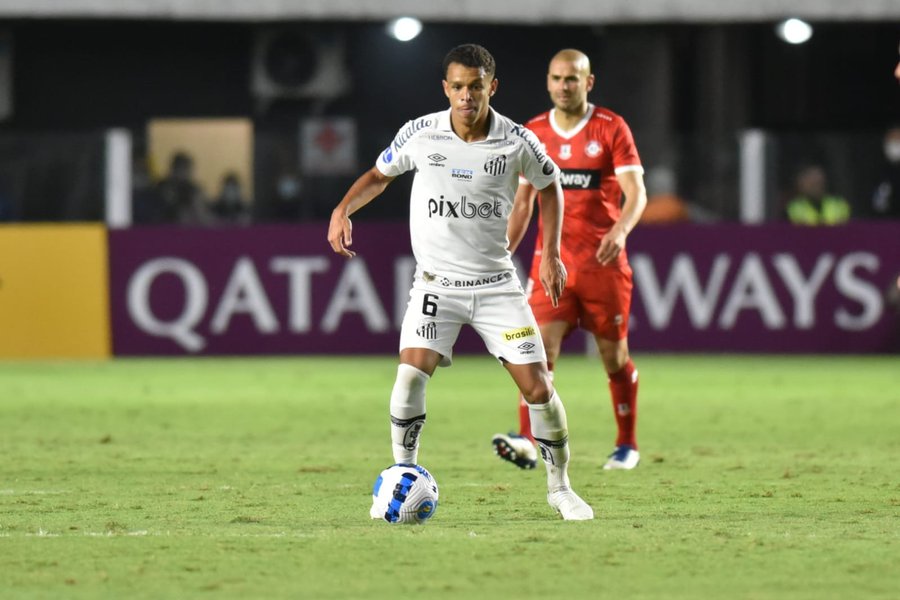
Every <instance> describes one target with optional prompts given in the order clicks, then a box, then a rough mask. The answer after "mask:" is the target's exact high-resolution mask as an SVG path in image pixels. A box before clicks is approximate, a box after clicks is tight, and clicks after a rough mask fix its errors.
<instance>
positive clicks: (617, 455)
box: [603, 445, 641, 471]
mask: <svg viewBox="0 0 900 600" xmlns="http://www.w3.org/2000/svg"><path fill="white" fill-rule="evenodd" d="M639 462H641V453H640V452H638V451H637V450H635V449H634V448H633V447H631V446H627V445H622V446H616V449H615V450H613V453H612V454H610V455H609V459H607V461H606V464H605V465H603V469H604V470H606V471H612V470H625V471H630V470H631V469H633V468H635V467H636V466H638V463H639Z"/></svg>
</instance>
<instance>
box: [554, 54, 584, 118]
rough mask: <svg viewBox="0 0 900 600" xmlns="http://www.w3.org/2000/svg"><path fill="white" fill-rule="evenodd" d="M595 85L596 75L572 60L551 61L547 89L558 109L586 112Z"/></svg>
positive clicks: (579, 112)
mask: <svg viewBox="0 0 900 600" xmlns="http://www.w3.org/2000/svg"><path fill="white" fill-rule="evenodd" d="M593 87H594V76H593V75H591V74H590V73H588V72H587V71H586V70H585V69H583V68H580V66H579V64H578V63H576V62H573V61H571V60H561V59H555V60H552V61H550V70H549V71H548V72H547V91H548V92H550V100H551V101H552V102H553V106H555V107H556V109H557V110H561V111H563V112H566V113H578V114H581V113H583V112H584V107H585V104H587V95H588V92H589V91H591V89H592V88H593Z"/></svg>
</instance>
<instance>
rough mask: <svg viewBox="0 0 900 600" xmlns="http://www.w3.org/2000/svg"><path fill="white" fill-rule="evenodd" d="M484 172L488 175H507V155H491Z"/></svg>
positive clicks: (485, 164)
mask: <svg viewBox="0 0 900 600" xmlns="http://www.w3.org/2000/svg"><path fill="white" fill-rule="evenodd" d="M484 172H485V173H487V174H488V175H503V174H504V173H506V155H505V154H491V155H490V156H488V159H487V160H486V161H485V163H484Z"/></svg>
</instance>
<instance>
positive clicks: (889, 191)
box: [871, 66, 900, 219]
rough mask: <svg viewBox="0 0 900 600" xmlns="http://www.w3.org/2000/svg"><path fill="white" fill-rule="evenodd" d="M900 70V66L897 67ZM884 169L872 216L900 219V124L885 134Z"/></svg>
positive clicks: (873, 196)
mask: <svg viewBox="0 0 900 600" xmlns="http://www.w3.org/2000/svg"><path fill="white" fill-rule="evenodd" d="M897 70H898V71H900V66H898V68H897ZM883 148H884V159H885V162H884V170H883V173H882V177H881V180H880V181H879V182H878V185H877V186H876V187H875V192H874V193H873V194H872V205H871V211H872V216H873V217H876V218H879V219H900V125H895V126H893V127H891V128H890V129H888V130H887V132H885V134H884V146H883Z"/></svg>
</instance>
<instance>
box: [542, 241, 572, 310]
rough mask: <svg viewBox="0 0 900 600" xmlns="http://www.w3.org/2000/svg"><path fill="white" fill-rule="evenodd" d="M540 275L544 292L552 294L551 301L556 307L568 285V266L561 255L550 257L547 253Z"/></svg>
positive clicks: (543, 258) (543, 259)
mask: <svg viewBox="0 0 900 600" xmlns="http://www.w3.org/2000/svg"><path fill="white" fill-rule="evenodd" d="M540 275H541V285H542V286H543V287H544V293H545V294H547V295H548V296H550V303H551V304H552V305H553V308H556V307H557V306H558V305H559V297H560V296H562V293H563V288H565V287H566V276H567V275H566V267H565V265H563V263H562V261H561V260H560V259H559V257H553V258H548V257H547V255H546V254H545V255H544V256H543V257H542V258H541V269H540Z"/></svg>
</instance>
